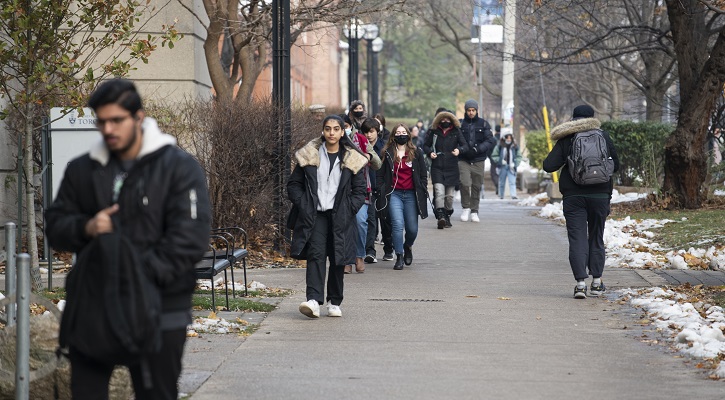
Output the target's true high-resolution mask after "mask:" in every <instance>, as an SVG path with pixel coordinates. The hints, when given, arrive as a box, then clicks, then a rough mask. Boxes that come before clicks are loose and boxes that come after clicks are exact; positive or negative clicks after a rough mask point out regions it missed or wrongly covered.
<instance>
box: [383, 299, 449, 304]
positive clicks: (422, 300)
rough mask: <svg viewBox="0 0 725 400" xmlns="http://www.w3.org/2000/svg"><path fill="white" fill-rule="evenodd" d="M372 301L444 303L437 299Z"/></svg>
mask: <svg viewBox="0 0 725 400" xmlns="http://www.w3.org/2000/svg"><path fill="white" fill-rule="evenodd" d="M370 301H407V302H420V303H442V302H443V300H435V299H370Z"/></svg>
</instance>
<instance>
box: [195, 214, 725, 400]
mask: <svg viewBox="0 0 725 400" xmlns="http://www.w3.org/2000/svg"><path fill="white" fill-rule="evenodd" d="M456 207H458V208H460V206H459V205H458V204H457V205H456ZM533 210H534V208H525V207H519V206H515V205H514V204H513V203H512V202H507V201H485V202H484V204H483V205H482V209H481V212H480V215H481V220H482V222H481V223H480V224H474V223H462V222H460V221H458V219H457V217H458V215H459V214H458V213H459V212H460V209H458V210H457V212H456V214H455V215H454V220H453V225H454V227H453V228H452V229H445V230H438V229H436V228H435V223H434V221H433V220H432V219H427V220H425V221H422V223H421V225H420V232H419V238H418V241H417V242H416V244H415V246H414V255H415V261H414V264H413V265H412V266H410V267H406V268H405V269H404V270H403V271H394V270H393V269H392V264H393V263H392V262H379V263H378V264H373V265H368V266H367V271H366V272H365V273H364V274H352V275H346V277H345V301H344V302H343V304H342V311H343V317H342V318H328V317H326V316H324V311H323V316H322V317H321V318H320V319H315V320H311V319H308V318H306V317H304V316H303V315H301V314H300V313H299V312H298V311H297V306H298V305H299V303H300V302H301V301H303V300H304V290H305V285H304V273H305V272H304V269H288V270H252V271H250V277H251V278H252V279H255V280H258V281H261V282H262V283H264V284H267V285H270V286H279V287H286V288H291V289H295V293H294V294H293V295H291V296H289V297H288V298H286V299H283V300H282V301H281V303H280V304H279V309H278V310H276V311H274V312H272V313H270V314H269V316H268V317H267V318H266V319H265V320H264V321H263V322H262V323H261V326H260V329H259V330H258V331H257V332H256V333H254V334H253V335H251V336H250V337H248V338H247V339H246V340H242V339H240V338H237V337H235V336H234V335H204V336H203V337H202V338H191V339H190V340H189V341H188V345H187V352H186V355H185V358H184V365H185V370H184V374H183V377H182V381H181V386H182V391H187V392H189V393H193V395H192V396H191V398H192V399H194V400H197V399H198V400H204V399H214V400H216V399H235V398H250V399H322V398H340V399H581V398H597V399H625V398H628V399H631V398H636V399H662V398H685V397H686V398H698V399H722V398H723V393H725V386H724V384H723V383H722V382H713V381H710V380H708V379H707V378H706V375H705V373H704V372H702V371H700V370H698V369H695V368H692V367H688V366H686V365H685V364H684V363H683V359H681V358H678V357H676V354H673V353H671V352H669V351H667V350H665V349H663V348H662V347H659V346H649V345H647V344H645V343H643V342H641V341H640V340H638V336H640V335H642V334H643V330H646V329H650V328H649V327H642V326H638V325H637V324H636V322H637V321H638V320H639V319H640V318H641V312H639V311H636V310H631V309H627V308H622V307H623V306H622V305H619V304H617V303H615V302H611V301H609V300H608V299H606V298H589V299H586V300H574V299H572V293H573V287H574V280H573V278H572V276H571V271H570V269H569V266H568V262H567V261H566V260H567V243H566V235H565V229H564V227H562V226H559V225H557V224H555V223H552V222H550V221H547V220H543V219H540V218H537V217H534V216H532V215H531V213H532V211H533ZM604 280H605V282H606V283H607V286H608V287H609V288H610V289H614V288H618V287H630V286H649V285H653V284H655V285H657V284H666V283H667V282H668V279H667V277H666V276H664V275H662V274H660V273H659V272H658V273H655V272H651V271H633V270H614V269H611V270H608V271H605V276H604ZM323 310H324V308H323Z"/></svg>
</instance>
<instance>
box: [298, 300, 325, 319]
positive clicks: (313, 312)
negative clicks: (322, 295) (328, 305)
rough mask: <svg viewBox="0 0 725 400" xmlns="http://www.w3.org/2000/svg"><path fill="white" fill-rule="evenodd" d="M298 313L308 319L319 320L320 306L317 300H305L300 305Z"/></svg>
mask: <svg viewBox="0 0 725 400" xmlns="http://www.w3.org/2000/svg"><path fill="white" fill-rule="evenodd" d="M300 312H301V313H302V314H305V315H306V316H308V317H310V318H320V304H319V303H318V302H317V300H307V301H305V302H303V303H302V304H300Z"/></svg>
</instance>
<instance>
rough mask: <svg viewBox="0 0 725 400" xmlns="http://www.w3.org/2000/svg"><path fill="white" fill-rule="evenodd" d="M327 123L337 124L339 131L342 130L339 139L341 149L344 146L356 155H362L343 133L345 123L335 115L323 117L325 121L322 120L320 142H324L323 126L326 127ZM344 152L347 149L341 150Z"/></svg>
mask: <svg viewBox="0 0 725 400" xmlns="http://www.w3.org/2000/svg"><path fill="white" fill-rule="evenodd" d="M329 121H335V122H337V124H338V125H340V129H341V130H342V137H341V138H340V144H342V145H343V148H344V147H345V146H347V147H349V148H352V149H354V150H355V151H357V152H358V153H360V154H362V152H361V151H360V150H358V148H357V146H355V143H353V142H352V140H350V138H349V137H348V136H347V134H346V133H345V122H344V121H343V120H342V118H341V117H340V116H339V115H335V114H332V115H328V116H326V117H325V119H323V120H322V132H323V133H322V135H321V136H322V141H323V142H325V134H324V132H325V125H327V122H329ZM344 150H347V149H343V151H344Z"/></svg>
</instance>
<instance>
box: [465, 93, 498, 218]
mask: <svg viewBox="0 0 725 400" xmlns="http://www.w3.org/2000/svg"><path fill="white" fill-rule="evenodd" d="M464 108H465V109H466V115H465V116H464V117H463V119H461V120H460V122H461V133H462V134H463V137H464V139H465V140H466V141H467V142H468V151H467V152H465V153H461V155H460V156H459V157H458V171H459V174H460V180H461V207H462V208H463V211H462V212H461V221H463V222H466V221H468V220H469V218H470V220H471V222H480V219H479V218H478V205H479V203H480V200H481V193H482V191H483V180H484V175H485V171H484V169H485V166H486V158H488V156H489V155H490V154H491V151H492V150H493V148H494V147H495V146H496V140H495V139H494V138H493V135H492V134H491V125H489V124H488V121H486V120H485V119H483V118H481V117H479V116H478V102H476V100H473V99H471V100H468V101H466V103H465V106H464Z"/></svg>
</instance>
